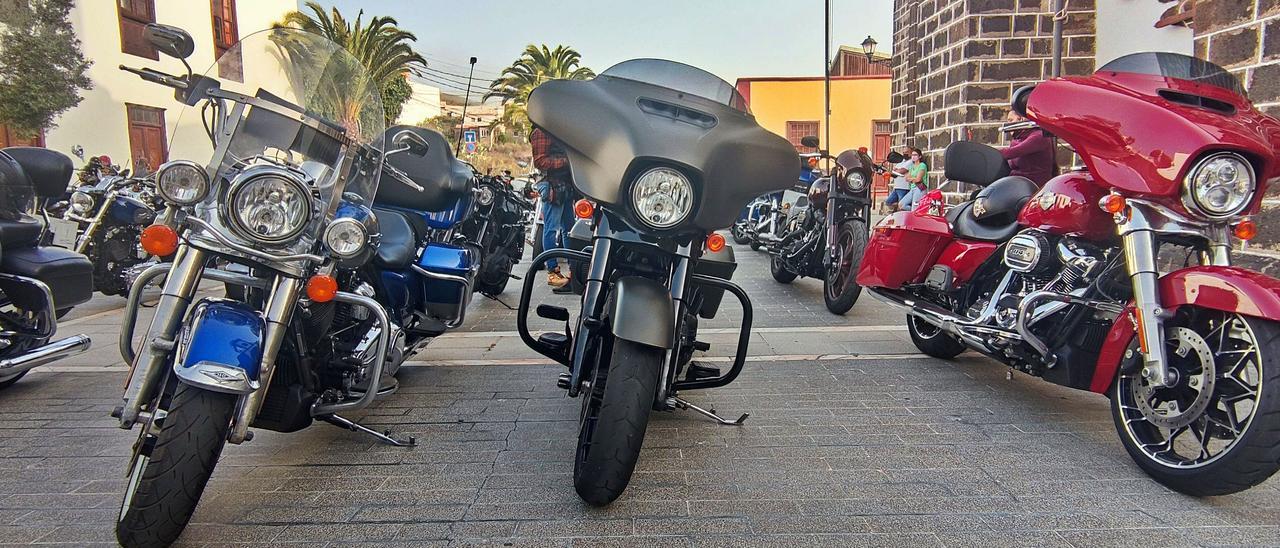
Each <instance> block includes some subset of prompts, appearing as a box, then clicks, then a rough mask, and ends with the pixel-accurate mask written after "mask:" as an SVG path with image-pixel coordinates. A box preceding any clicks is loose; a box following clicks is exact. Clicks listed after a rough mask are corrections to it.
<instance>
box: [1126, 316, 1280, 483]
mask: <svg viewBox="0 0 1280 548" xmlns="http://www.w3.org/2000/svg"><path fill="white" fill-rule="evenodd" d="M1165 348H1166V355H1167V359H1168V363H1169V370H1170V372H1171V373H1172V374H1173V376H1174V384H1173V386H1170V387H1165V386H1154V385H1152V384H1151V383H1150V382H1149V381H1147V379H1146V378H1145V377H1143V376H1142V374H1141V370H1142V363H1141V361H1142V358H1141V353H1140V352H1138V351H1137V349H1136V344H1134V345H1133V346H1131V349H1132V352H1131V353H1126V356H1127V357H1128V358H1127V359H1126V361H1125V363H1124V367H1122V369H1121V373H1120V374H1119V375H1118V376H1117V378H1116V381H1115V383H1113V386H1112V392H1111V415H1112V419H1114V422H1115V426H1116V431H1117V432H1118V433H1119V434H1120V440H1121V441H1122V442H1123V443H1124V448H1125V451H1127V452H1128V453H1129V456H1130V457H1132V458H1133V460H1134V462H1136V463H1137V464H1138V466H1139V467H1140V468H1142V470H1143V471H1144V472H1146V473H1147V474H1148V475H1150V476H1151V477H1152V478H1154V479H1155V480H1156V481H1159V482H1160V483H1162V484H1164V485H1165V486H1167V487H1169V488H1170V489H1173V490H1175V491H1179V492H1182V493H1185V494H1188V495H1192V496H1197V497H1205V496H1216V495H1226V494H1230V493H1236V492H1239V491H1243V490H1245V489H1248V488H1250V487H1253V486H1254V485H1257V484H1259V483H1262V482H1263V481H1265V480H1266V479H1267V478H1269V477H1271V475H1272V474H1274V473H1275V472H1276V470H1277V468H1280V420H1278V419H1280V394H1277V393H1276V392H1277V391H1280V357H1278V356H1277V353H1280V323H1277V322H1274V321H1267V320H1263V319H1259V318H1252V317H1248V316H1241V315H1239V314H1232V313H1224V312H1219V311H1213V310H1207V309H1199V308H1195V307H1184V308H1183V309H1182V310H1179V312H1178V315H1177V316H1176V317H1175V318H1174V320H1173V321H1170V322H1168V323H1167V324H1166V327H1165Z"/></svg>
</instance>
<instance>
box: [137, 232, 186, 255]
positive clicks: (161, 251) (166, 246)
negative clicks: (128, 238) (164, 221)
mask: <svg viewBox="0 0 1280 548" xmlns="http://www.w3.org/2000/svg"><path fill="white" fill-rule="evenodd" d="M139 240H140V243H141V244H142V250H143V251H146V252H147V253H149V254H151V255H154V256H156V257H168V256H169V255H173V252H174V251H177V250H178V233H177V231H175V230H173V228H170V227H169V225H151V226H149V227H147V228H144V229H142V237H141V238H139Z"/></svg>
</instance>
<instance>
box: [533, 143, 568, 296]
mask: <svg viewBox="0 0 1280 548" xmlns="http://www.w3.org/2000/svg"><path fill="white" fill-rule="evenodd" d="M529 144H530V145H532V147H533V165H534V167H536V168H538V170H539V171H541V172H542V174H543V176H542V180H541V181H538V184H537V185H535V188H537V190H538V198H539V199H540V200H542V249H543V250H544V251H545V250H548V249H558V248H560V247H561V246H562V244H561V242H563V238H564V234H565V233H566V232H567V231H568V225H567V224H566V223H568V222H572V221H571V220H569V219H567V218H566V217H567V215H566V214H567V213H568V212H569V211H570V207H571V203H572V201H571V200H572V195H573V178H572V175H570V173H569V157H568V156H567V155H566V154H565V152H564V147H563V146H561V145H560V143H558V142H556V140H555V139H554V138H552V137H551V135H548V134H547V132H545V131H542V129H541V128H533V131H532V132H530V133H529ZM568 283H569V278H568V276H565V275H563V274H561V272H560V266H559V264H557V263H556V260H555V259H552V260H549V261H547V284H548V285H550V286H552V287H554V288H557V289H559V288H562V287H565V286H566V285H567V284H568Z"/></svg>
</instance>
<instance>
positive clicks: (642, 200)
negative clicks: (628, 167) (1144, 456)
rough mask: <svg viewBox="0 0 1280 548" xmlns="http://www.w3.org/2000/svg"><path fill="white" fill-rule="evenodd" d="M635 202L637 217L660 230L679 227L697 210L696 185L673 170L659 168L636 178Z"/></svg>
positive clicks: (632, 192) (633, 205) (634, 187)
mask: <svg viewBox="0 0 1280 548" xmlns="http://www.w3.org/2000/svg"><path fill="white" fill-rule="evenodd" d="M631 203H632V207H633V208H635V212H636V216H637V217H639V218H640V220H641V221H643V222H644V223H645V224H646V225H649V226H650V227H652V228H656V229H660V230H661V229H667V228H671V227H673V226H676V225H678V224H680V223H682V222H684V220H685V219H687V218H688V217H689V213H690V212H692V211H693V184H692V183H690V182H689V178H688V177H685V176H684V174H683V173H680V172H679V171H676V170H675V169H672V168H669V167H655V168H650V169H649V170H647V171H645V172H643V173H641V174H640V176H639V177H636V182H635V183H634V184H632V185H631Z"/></svg>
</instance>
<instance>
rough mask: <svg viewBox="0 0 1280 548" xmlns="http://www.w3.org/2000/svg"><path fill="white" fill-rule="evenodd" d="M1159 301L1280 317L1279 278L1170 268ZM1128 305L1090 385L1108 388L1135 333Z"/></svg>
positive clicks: (1226, 270)
mask: <svg viewBox="0 0 1280 548" xmlns="http://www.w3.org/2000/svg"><path fill="white" fill-rule="evenodd" d="M1160 304H1161V306H1162V307H1164V308H1165V310H1168V311H1170V312H1174V311H1176V310H1177V309H1178V307H1181V306H1187V305H1193V306H1198V307H1202V308H1209V309H1213V310H1222V311H1224V312H1235V313H1238V314H1243V315H1245V316H1254V317H1258V318H1264V319H1268V320H1277V319H1280V280H1277V279H1275V278H1272V277H1270V276H1266V275H1264V274H1260V273H1257V272H1254V271H1252V270H1245V269H1243V268H1235V267H1230V266H1197V267H1192V268H1184V269H1182V270H1179V271H1177V272H1171V273H1169V274H1167V275H1165V276H1164V277H1163V278H1160ZM1132 310H1133V308H1132V307H1129V308H1128V309H1127V310H1126V312H1125V313H1124V314H1122V315H1121V316H1120V317H1119V318H1117V319H1116V323H1115V324H1114V325H1112V326H1111V332H1110V333H1108V334H1107V340H1106V342H1104V343H1103V344H1102V352H1101V353H1099V354H1098V363H1097V366H1095V367H1094V372H1093V381H1092V382H1091V383H1090V386H1089V389H1090V390H1092V391H1094V392H1099V393H1102V392H1106V391H1107V389H1109V388H1110V387H1111V382H1112V381H1113V380H1114V379H1115V374H1116V370H1117V369H1119V367H1120V358H1121V357H1122V356H1123V355H1124V351H1125V349H1126V348H1128V346H1129V341H1130V339H1132V337H1133V332H1134V325H1133V321H1132V320H1131V319H1130V314H1131V313H1132Z"/></svg>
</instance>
